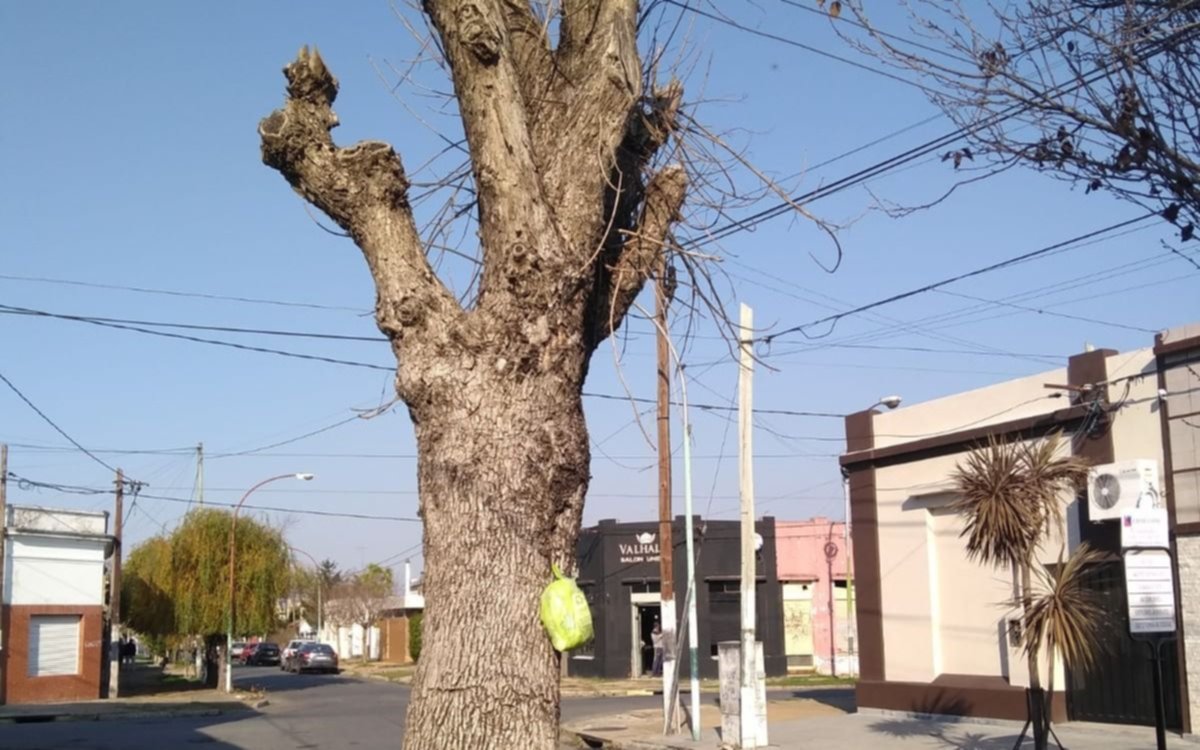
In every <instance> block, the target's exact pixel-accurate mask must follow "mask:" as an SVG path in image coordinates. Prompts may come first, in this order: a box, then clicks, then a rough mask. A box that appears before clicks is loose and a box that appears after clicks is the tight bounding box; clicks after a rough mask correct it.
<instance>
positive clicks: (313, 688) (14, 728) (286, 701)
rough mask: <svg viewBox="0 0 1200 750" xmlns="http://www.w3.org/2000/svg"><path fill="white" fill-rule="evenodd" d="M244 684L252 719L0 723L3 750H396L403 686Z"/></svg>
mask: <svg viewBox="0 0 1200 750" xmlns="http://www.w3.org/2000/svg"><path fill="white" fill-rule="evenodd" d="M235 674H236V675H237V678H238V683H239V684H242V685H247V684H254V685H260V686H262V687H264V688H266V690H267V696H268V698H269V700H270V705H269V706H267V707H265V708H263V709H261V710H260V711H258V712H256V713H252V714H240V715H238V714H235V715H228V716H215V717H201V718H179V719H154V720H144V721H101V722H56V723H53V724H13V725H0V748H4V750H167V749H173V748H180V749H183V750H186V748H197V750H317V748H320V750H350V749H351V748H354V749H355V750H375V748H379V749H380V750H383V749H384V748H387V749H388V750H396V748H399V747H400V739H401V736H402V735H403V732H404V711H405V709H406V707H407V705H408V689H407V688H406V687H403V686H400V685H393V684H389V683H384V682H378V681H365V680H358V679H353V678H349V677H344V676H335V675H293V674H287V673H283V672H280V671H279V670H278V669H277V668H274V667H246V668H242V669H239V670H238V671H237V672H236V673H235ZM660 700H661V698H658V697H654V696H644V697H629V698H579V699H568V700H567V701H564V704H563V716H564V719H567V720H569V719H574V718H581V717H584V716H589V715H597V714H607V713H617V712H620V711H627V710H632V709H635V708H652V707H654V706H657V705H660V704H659V701H660Z"/></svg>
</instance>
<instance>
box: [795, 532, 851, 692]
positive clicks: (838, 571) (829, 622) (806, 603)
mask: <svg viewBox="0 0 1200 750" xmlns="http://www.w3.org/2000/svg"><path fill="white" fill-rule="evenodd" d="M846 542H847V539H846V524H844V523H843V522H841V521H831V520H830V519H828V518H822V517H819V516H818V517H817V518H813V519H810V520H808V521H776V522H775V545H776V547H775V548H776V551H777V559H778V574H779V580H780V582H781V583H782V584H783V621H784V645H785V649H784V650H785V653H786V654H787V663H788V669H789V670H800V671H803V670H807V669H810V668H815V669H816V671H818V672H820V673H821V674H837V675H847V674H857V673H858V651H857V645H856V640H857V639H856V638H855V635H856V630H855V624H854V601H853V599H854V591H853V586H852V585H851V583H852V580H853V571H852V570H851V571H850V572H849V575H848V574H847V569H846V561H847V560H848V559H850V558H849V556H848V555H847V554H846V551H847V550H846ZM848 582H850V583H848Z"/></svg>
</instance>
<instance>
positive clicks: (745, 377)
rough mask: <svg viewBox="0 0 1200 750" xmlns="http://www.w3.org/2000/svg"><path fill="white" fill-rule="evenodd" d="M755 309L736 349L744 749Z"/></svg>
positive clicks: (744, 739)
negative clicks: (738, 352)
mask: <svg viewBox="0 0 1200 750" xmlns="http://www.w3.org/2000/svg"><path fill="white" fill-rule="evenodd" d="M753 327H754V312H753V311H752V310H751V309H750V307H749V306H747V305H745V304H743V305H742V307H741V321H740V329H741V332H740V334H739V340H740V341H739V348H740V350H741V352H740V357H739V368H738V477H739V495H740V496H741V507H742V513H741V531H742V571H741V604H742V628H741V635H742V638H741V659H742V668H741V674H740V677H741V680H740V683H741V684H740V686H739V688H740V690H739V693H740V695H739V697H740V700H739V703H738V706H739V709H740V714H741V715H740V721H739V722H738V724H739V727H740V730H741V732H740V734H741V737H739V738H738V746H739V747H743V748H749V747H758V740H757V737H756V734H757V732H756V731H755V730H756V727H757V725H758V721H757V717H756V716H755V710H754V708H755V677H756V675H757V674H758V669H757V664H756V659H755V651H756V648H755V642H756V640H757V639H756V638H755V632H754V630H755V629H754V613H755V601H754V599H755V597H754V593H755V592H754V584H755V578H756V576H755V569H754V567H755V566H754V554H755V544H754V449H753V442H752V436H753V432H754V422H753V419H754V415H753V397H752V391H751V389H752V378H753V374H754V355H753V353H752V352H751V350H750V346H751V344H750V341H751V339H752V337H753V335H754V334H753V330H752V329H753Z"/></svg>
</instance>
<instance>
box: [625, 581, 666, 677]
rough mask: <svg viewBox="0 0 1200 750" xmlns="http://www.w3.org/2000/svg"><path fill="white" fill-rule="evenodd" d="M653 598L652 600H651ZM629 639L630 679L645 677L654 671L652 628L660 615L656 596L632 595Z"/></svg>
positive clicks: (659, 605)
mask: <svg viewBox="0 0 1200 750" xmlns="http://www.w3.org/2000/svg"><path fill="white" fill-rule="evenodd" d="M651 597H653V599H651ZM631 608H632V612H631V615H632V623H630V624H631V625H632V628H631V635H632V636H633V637H632V638H630V646H631V648H630V655H629V656H630V665H629V666H630V668H629V674H630V676H631V677H647V676H649V675H650V674H651V673H652V672H653V671H654V645H653V644H654V640H653V633H654V626H655V625H656V624H658V623H659V617H660V616H661V614H662V605H661V604H660V601H659V598H658V594H634V595H633V602H632V607H631Z"/></svg>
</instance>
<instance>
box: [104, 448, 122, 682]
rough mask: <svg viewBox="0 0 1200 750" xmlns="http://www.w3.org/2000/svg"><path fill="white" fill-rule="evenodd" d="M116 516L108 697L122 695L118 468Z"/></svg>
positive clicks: (119, 484)
mask: <svg viewBox="0 0 1200 750" xmlns="http://www.w3.org/2000/svg"><path fill="white" fill-rule="evenodd" d="M116 486H117V497H116V518H114V519H113V539H114V542H113V564H112V576H111V578H110V579H109V587H110V588H109V594H108V596H109V603H108V621H109V641H110V642H109V647H108V652H109V671H108V697H109V698H118V697H120V695H121V535H122V532H123V529H124V526H125V475H124V474H123V473H122V472H121V470H120V469H117V482H116Z"/></svg>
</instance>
